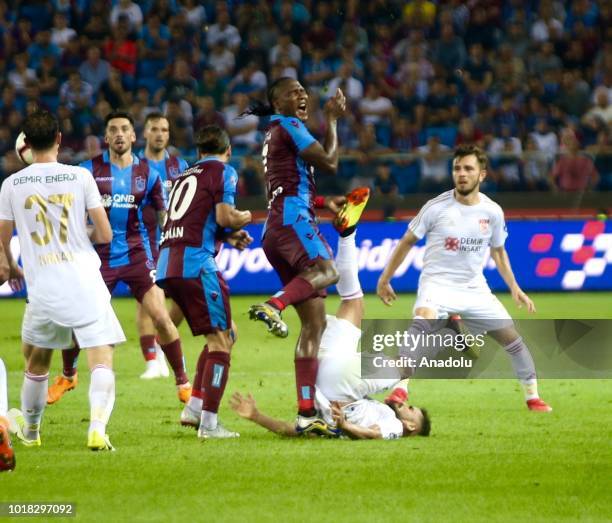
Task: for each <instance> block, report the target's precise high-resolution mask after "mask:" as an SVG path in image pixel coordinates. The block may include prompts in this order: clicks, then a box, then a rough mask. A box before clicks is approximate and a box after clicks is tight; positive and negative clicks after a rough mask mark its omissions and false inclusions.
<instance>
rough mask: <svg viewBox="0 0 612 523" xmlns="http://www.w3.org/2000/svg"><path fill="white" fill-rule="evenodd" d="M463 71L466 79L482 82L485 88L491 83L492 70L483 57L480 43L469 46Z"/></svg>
mask: <svg viewBox="0 0 612 523" xmlns="http://www.w3.org/2000/svg"><path fill="white" fill-rule="evenodd" d="M464 72H465V73H466V76H467V79H468V80H474V81H476V82H478V83H480V84H482V85H483V86H484V88H485V89H488V88H489V86H490V85H491V84H492V83H493V70H492V69H491V66H490V65H489V63H488V62H487V60H486V58H485V54H484V48H483V46H482V44H480V43H475V44H473V45H472V46H470V49H469V56H468V59H467V61H466V63H465V67H464Z"/></svg>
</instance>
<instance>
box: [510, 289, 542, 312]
mask: <svg viewBox="0 0 612 523" xmlns="http://www.w3.org/2000/svg"><path fill="white" fill-rule="evenodd" d="M512 299H513V300H514V303H516V305H517V306H518V308H519V309H522V308H523V305H525V306H526V307H527V312H531V313H533V312H536V308H535V304H534V303H533V301H532V299H531V298H530V297H529V296H527V295H526V294H525V293H524V292H523V291H522V290H521V289H519V288H516V289H514V290H513V291H512Z"/></svg>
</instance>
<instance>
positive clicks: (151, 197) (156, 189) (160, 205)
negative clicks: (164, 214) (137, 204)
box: [144, 169, 167, 211]
mask: <svg viewBox="0 0 612 523" xmlns="http://www.w3.org/2000/svg"><path fill="white" fill-rule="evenodd" d="M144 203H145V205H152V206H153V208H154V209H155V210H156V211H165V210H166V206H167V202H166V191H165V189H164V184H163V183H162V181H161V176H160V175H159V172H158V171H156V170H155V169H149V179H148V180H147V194H146V196H145V199H144Z"/></svg>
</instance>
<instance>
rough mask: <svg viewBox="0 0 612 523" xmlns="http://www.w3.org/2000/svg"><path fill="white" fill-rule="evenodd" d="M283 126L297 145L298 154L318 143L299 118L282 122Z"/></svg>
mask: <svg viewBox="0 0 612 523" xmlns="http://www.w3.org/2000/svg"><path fill="white" fill-rule="evenodd" d="M281 125H282V126H283V129H285V131H287V134H288V135H289V137H290V138H291V141H292V142H293V143H294V144H295V147H296V149H297V151H298V153H299V152H302V151H303V150H304V149H306V148H307V147H310V146H311V145H312V144H313V143H314V142H316V140H315V139H314V137H313V136H312V134H310V132H309V131H308V129H306V126H305V125H304V124H303V123H302V121H301V120H299V119H298V118H286V119H285V120H283V121H282V124H281Z"/></svg>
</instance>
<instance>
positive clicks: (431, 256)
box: [408, 190, 508, 288]
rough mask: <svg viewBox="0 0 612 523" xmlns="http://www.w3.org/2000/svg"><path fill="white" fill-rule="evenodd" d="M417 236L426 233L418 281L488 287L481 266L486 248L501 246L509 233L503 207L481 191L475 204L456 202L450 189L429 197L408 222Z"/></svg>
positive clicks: (421, 282) (421, 236)
mask: <svg viewBox="0 0 612 523" xmlns="http://www.w3.org/2000/svg"><path fill="white" fill-rule="evenodd" d="M408 229H409V230H410V231H412V232H413V233H414V235H415V236H416V237H417V238H423V236H427V241H426V245H425V256H424V258H423V270H422V272H421V277H420V279H419V284H420V285H421V284H423V283H426V282H427V281H435V282H436V283H437V284H442V285H451V286H452V285H455V286H457V285H459V286H462V287H464V286H467V287H472V288H478V287H485V288H486V287H487V282H486V280H485V277H484V275H483V273H482V269H483V266H484V263H485V260H486V257H487V254H488V252H489V247H501V246H502V245H504V242H505V241H506V237H507V236H508V233H507V231H506V224H505V221H504V213H503V211H502V208H501V207H500V206H499V205H498V204H497V203H495V202H494V201H493V200H491V199H490V198H489V197H488V196H486V195H484V194H483V193H480V202H479V203H477V204H476V205H464V204H462V203H459V202H458V201H457V200H456V199H455V196H454V191H453V190H450V191H447V192H444V193H442V194H441V195H440V196H438V197H437V198H434V199H432V200H429V201H428V202H427V203H426V204H425V205H424V206H423V207H422V209H421V210H420V211H419V214H418V215H417V216H416V217H415V218H414V219H413V220H412V221H411V222H410V224H409V225H408Z"/></svg>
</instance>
